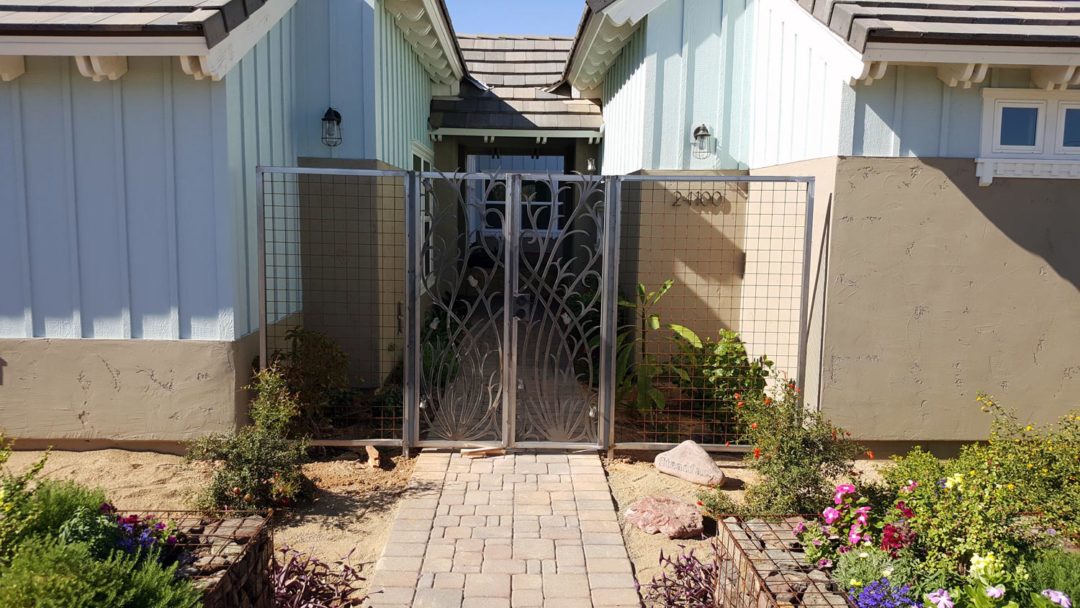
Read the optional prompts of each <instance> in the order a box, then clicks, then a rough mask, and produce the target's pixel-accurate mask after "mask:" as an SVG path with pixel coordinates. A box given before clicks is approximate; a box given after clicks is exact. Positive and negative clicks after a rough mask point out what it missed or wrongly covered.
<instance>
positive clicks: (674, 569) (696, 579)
mask: <svg viewBox="0 0 1080 608" xmlns="http://www.w3.org/2000/svg"><path fill="white" fill-rule="evenodd" d="M722 560H723V557H722V555H721V553H720V546H719V542H718V541H717V540H716V539H715V538H714V539H713V540H712V543H711V546H710V548H709V550H708V551H707V557H706V558H705V559H702V558H700V557H698V556H697V555H695V553H694V550H693V549H691V550H689V551H686V552H684V553H680V554H676V555H664V553H663V551H661V552H660V567H661V569H662V571H661V573H660V574H659V575H658V576H656V577H655V578H653V580H652V582H650V583H649V584H647V585H645V586H644V587H642V589H641V591H642V597H643V598H644V599H645V604H646V605H649V606H694V607H695V608H716V607H719V606H721V605H723V600H724V597H723V594H722V592H723V590H724V588H725V585H727V581H724V580H722V576H723V568H721V565H722Z"/></svg>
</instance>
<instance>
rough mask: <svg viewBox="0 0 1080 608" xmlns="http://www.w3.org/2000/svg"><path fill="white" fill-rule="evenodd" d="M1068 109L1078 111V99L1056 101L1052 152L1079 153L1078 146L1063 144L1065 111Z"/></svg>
mask: <svg viewBox="0 0 1080 608" xmlns="http://www.w3.org/2000/svg"><path fill="white" fill-rule="evenodd" d="M1068 110H1076V111H1077V112H1080V100H1077V101H1060V102H1058V110H1057V128H1056V129H1054V153H1055V154H1063V155H1069V156H1077V155H1080V146H1066V145H1065V113H1066V112H1067V111H1068Z"/></svg>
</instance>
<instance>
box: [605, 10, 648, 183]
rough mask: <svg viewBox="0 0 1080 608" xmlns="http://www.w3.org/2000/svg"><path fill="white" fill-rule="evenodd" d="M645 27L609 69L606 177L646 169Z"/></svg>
mask: <svg viewBox="0 0 1080 608" xmlns="http://www.w3.org/2000/svg"><path fill="white" fill-rule="evenodd" d="M645 31H646V26H645V24H644V23H643V24H641V25H639V26H638V28H637V30H636V31H635V32H634V33H633V34H631V36H630V38H629V39H628V40H627V41H626V45H625V46H623V48H622V50H621V51H620V52H619V56H618V57H617V58H616V59H615V62H614V63H613V64H612V65H611V68H609V69H608V72H607V76H606V77H605V78H604V85H603V108H604V133H605V135H606V138H605V139H604V141H603V144H602V145H603V150H602V152H601V166H603V168H604V173H605V174H606V175H625V174H627V173H633V172H634V171H638V170H640V169H642V168H644V164H643V163H644V159H643V158H642V154H643V152H644V149H645V95H646V91H647V73H646V68H645Z"/></svg>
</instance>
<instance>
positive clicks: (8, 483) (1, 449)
mask: <svg viewBox="0 0 1080 608" xmlns="http://www.w3.org/2000/svg"><path fill="white" fill-rule="evenodd" d="M48 456H49V455H48V453H46V454H45V455H44V456H42V457H41V458H39V459H38V460H37V461H36V462H34V464H32V465H30V466H29V467H28V468H27V469H26V470H25V471H23V472H22V473H21V474H18V475H16V474H14V473H11V472H9V471H8V470H7V469H3V470H2V471H0V564H3V563H4V562H6V561H7V560H8V559H10V558H11V555H12V552H13V551H14V549H15V546H16V545H18V543H19V542H20V541H21V540H22V539H23V538H24V537H26V536H28V535H29V533H30V531H31V530H32V529H33V527H34V522H35V520H36V518H37V514H38V512H39V510H40V508H41V505H39V504H37V503H35V502H34V499H33V492H32V487H33V484H34V481H35V480H36V479H37V476H38V474H40V473H41V469H43V468H44V467H45V461H46V460H47V459H48ZM10 457H11V442H10V441H8V440H7V439H6V438H5V437H4V436H3V435H0V468H2V467H3V466H4V465H5V464H6V463H7V461H8V459H9V458H10ZM0 605H2V604H0Z"/></svg>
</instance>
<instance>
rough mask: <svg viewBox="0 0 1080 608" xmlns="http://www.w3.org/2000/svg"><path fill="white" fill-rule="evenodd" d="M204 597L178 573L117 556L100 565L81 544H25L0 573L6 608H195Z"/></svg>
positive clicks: (1, 601) (153, 562)
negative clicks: (179, 577) (178, 575)
mask: <svg viewBox="0 0 1080 608" xmlns="http://www.w3.org/2000/svg"><path fill="white" fill-rule="evenodd" d="M201 597H202V595H201V593H200V592H199V591H198V590H197V589H195V588H194V587H193V586H192V585H191V584H190V583H189V582H187V581H183V580H178V579H177V578H176V567H175V566H172V567H164V566H162V565H161V564H159V563H158V561H157V560H142V561H140V560H138V559H137V558H135V557H133V556H129V555H127V554H124V553H122V552H113V553H111V554H110V555H109V556H108V557H107V558H106V559H104V560H98V559H96V558H95V556H94V555H93V554H92V553H91V551H90V549H89V548H88V547H87V546H86V545H84V544H80V543H74V544H69V543H65V542H63V541H61V540H58V539H55V538H45V539H40V540H38V539H35V540H34V541H31V542H26V543H24V544H23V545H22V546H20V547H19V549H18V550H17V551H16V552H15V557H14V558H13V559H12V561H11V563H10V564H8V565H7V566H3V567H0V606H4V607H5V608H191V607H194V606H196V605H198V603H199V601H200V600H201Z"/></svg>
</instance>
